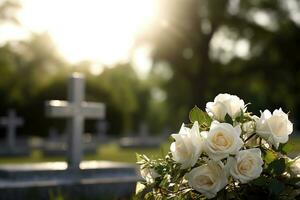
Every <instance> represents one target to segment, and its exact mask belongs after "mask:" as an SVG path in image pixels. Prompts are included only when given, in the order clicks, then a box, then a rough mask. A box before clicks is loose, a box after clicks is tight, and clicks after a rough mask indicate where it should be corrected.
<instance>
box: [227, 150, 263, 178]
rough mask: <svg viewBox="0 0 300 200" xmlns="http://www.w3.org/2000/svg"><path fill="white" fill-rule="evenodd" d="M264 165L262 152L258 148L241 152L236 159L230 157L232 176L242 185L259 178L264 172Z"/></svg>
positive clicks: (229, 164) (229, 166)
mask: <svg viewBox="0 0 300 200" xmlns="http://www.w3.org/2000/svg"><path fill="white" fill-rule="evenodd" d="M263 164H264V162H263V160H262V158H261V151H260V149H258V148H253V149H247V150H242V151H239V152H238V153H237V154H236V156H235V158H232V157H230V158H229V160H228V168H229V172H230V174H231V176H233V178H234V179H236V180H239V181H240V182H241V183H247V182H249V181H251V180H253V179H256V178H258V177H259V176H260V174H261V172H262V170H263V168H262V165H263ZM226 167H227V165H226Z"/></svg>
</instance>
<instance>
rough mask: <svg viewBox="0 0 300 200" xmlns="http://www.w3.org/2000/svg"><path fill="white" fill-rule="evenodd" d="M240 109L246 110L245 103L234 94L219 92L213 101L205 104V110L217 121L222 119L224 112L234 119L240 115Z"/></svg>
mask: <svg viewBox="0 0 300 200" xmlns="http://www.w3.org/2000/svg"><path fill="white" fill-rule="evenodd" d="M241 110H243V111H246V108H245V103H244V101H243V100H241V99H240V98H239V97H238V96H236V95H230V94H219V95H217V96H216V97H215V99H214V102H208V103H207V104H206V112H207V113H208V114H209V115H210V116H211V117H212V118H213V119H216V120H218V121H224V118H225V116H226V114H228V115H229V116H230V117H231V118H233V119H235V118H236V117H238V116H239V115H241Z"/></svg>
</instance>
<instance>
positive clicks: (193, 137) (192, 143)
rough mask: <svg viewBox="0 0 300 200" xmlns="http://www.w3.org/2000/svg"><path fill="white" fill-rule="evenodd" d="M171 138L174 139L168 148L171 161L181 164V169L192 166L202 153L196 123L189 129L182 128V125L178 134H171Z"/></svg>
mask: <svg viewBox="0 0 300 200" xmlns="http://www.w3.org/2000/svg"><path fill="white" fill-rule="evenodd" d="M172 137H173V138H174V139H175V142H173V143H172V144H171V147H170V150H171V153H172V155H173V160H175V161H176V162H178V163H181V164H182V166H181V168H182V169H186V168H189V167H192V166H194V165H195V164H196V162H197V160H198V158H199V156H200V154H201V153H202V138H201V136H200V133H199V125H198V122H195V123H194V125H193V127H192V128H191V129H190V128H186V127H184V124H183V125H182V126H181V129H180V131H179V133H178V134H172Z"/></svg>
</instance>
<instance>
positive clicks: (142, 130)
mask: <svg viewBox="0 0 300 200" xmlns="http://www.w3.org/2000/svg"><path fill="white" fill-rule="evenodd" d="M139 135H140V137H142V138H147V137H148V136H149V129H148V126H147V124H146V123H145V122H143V123H141V124H140V127H139Z"/></svg>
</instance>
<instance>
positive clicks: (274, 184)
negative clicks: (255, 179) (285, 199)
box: [268, 179, 285, 196]
mask: <svg viewBox="0 0 300 200" xmlns="http://www.w3.org/2000/svg"><path fill="white" fill-rule="evenodd" d="M268 188H269V190H270V192H271V194H273V195H275V196H278V195H279V194H280V193H281V192H282V191H283V190H284V188H285V186H284V183H282V182H280V181H278V180H276V179H272V180H271V182H270V184H269V187H268Z"/></svg>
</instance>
